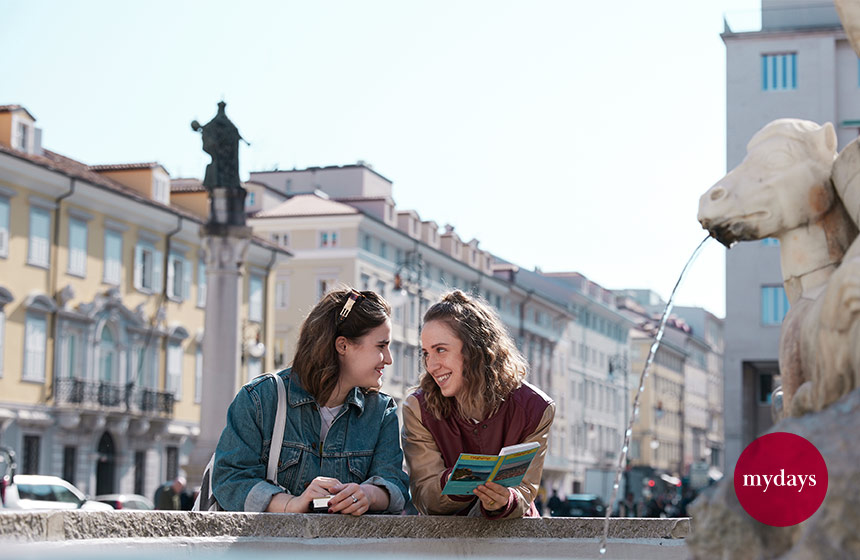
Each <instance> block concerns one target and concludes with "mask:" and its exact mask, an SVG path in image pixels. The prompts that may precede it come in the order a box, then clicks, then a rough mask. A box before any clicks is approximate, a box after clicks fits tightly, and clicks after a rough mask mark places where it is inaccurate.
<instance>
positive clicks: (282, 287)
mask: <svg viewBox="0 0 860 560" xmlns="http://www.w3.org/2000/svg"><path fill="white" fill-rule="evenodd" d="M289 301H290V280H289V278H278V280H277V282H275V307H277V308H278V309H286V308H287V306H288V305H289Z"/></svg>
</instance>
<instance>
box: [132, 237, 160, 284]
mask: <svg viewBox="0 0 860 560" xmlns="http://www.w3.org/2000/svg"><path fill="white" fill-rule="evenodd" d="M134 287H135V288H137V290H139V291H141V292H147V293H156V292H160V291H161V252H160V251H156V250H155V246H154V245H152V243H150V242H148V241H140V242H139V243H138V244H137V246H136V247H135V248H134Z"/></svg>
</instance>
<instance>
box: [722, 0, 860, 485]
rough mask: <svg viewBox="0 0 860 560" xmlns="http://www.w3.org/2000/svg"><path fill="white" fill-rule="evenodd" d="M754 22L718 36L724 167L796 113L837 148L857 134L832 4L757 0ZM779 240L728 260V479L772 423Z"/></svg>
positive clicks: (852, 77) (859, 98) (855, 106)
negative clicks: (722, 65) (826, 129)
mask: <svg viewBox="0 0 860 560" xmlns="http://www.w3.org/2000/svg"><path fill="white" fill-rule="evenodd" d="M761 15H762V18H761V26H760V28H759V29H756V30H753V31H735V30H733V29H732V28H731V26H730V25H729V24H727V26H726V30H725V32H724V33H723V34H722V38H723V41H724V43H725V45H726V84H727V87H726V108H727V114H726V166H727V168H728V169H733V168H734V167H736V166H737V165H738V164H739V163H740V162H741V161H742V160H743V158H744V156H745V154H746V144H747V142H748V141H749V140H750V138H752V136H753V135H754V134H755V133H756V132H757V131H758V130H759V129H760V128H761V127H763V126H764V125H765V124H767V123H768V122H770V121H772V120H774V119H777V118H782V117H796V118H803V119H808V120H812V121H815V122H817V123H822V124H823V123H825V122H831V123H833V125H834V127H835V129H836V134H837V138H838V141H839V149H842V148H843V147H844V146H845V145H846V144H847V143H848V142H850V141H851V140H853V139H854V138H856V137H857V134H858V129H860V95H858V94H860V91H858V89H860V80H858V75H860V74H858V59H857V56H856V55H855V54H854V51H853V50H852V48H851V46H850V44H849V43H848V41H847V39H846V37H845V33H844V31H843V29H842V27H841V24H840V22H839V18H838V16H837V14H836V11H835V9H834V7H833V3H832V2H829V1H824V0H804V1H788V0H763V1H762V10H761ZM779 250H780V249H779V245H778V243H777V242H776V240H773V239H766V240H764V241H760V242H751V243H740V244H739V245H737V246H735V247H734V248H732V249H731V250H729V251H728V253H727V254H726V319H725V321H726V322H725V393H724V400H725V405H726V410H725V439H726V449H725V453H726V457H725V468H726V473H727V474H731V473H732V472H733V471H734V465H735V463H736V462H737V459H738V457H739V456H740V453H741V452H742V451H743V449H744V447H745V446H746V445H748V444H749V443H750V442H751V441H752V440H753V439H754V438H755V437H756V436H757V435H759V434H760V433H762V432H763V431H765V430H767V429H768V428H769V427H770V426H771V425H772V423H773V422H772V420H771V410H770V408H771V407H770V402H771V392H772V390H773V388H774V387H775V386H777V385H778V384H779V365H778V346H779V334H780V326H781V323H782V319H783V317H784V316H785V313H786V311H787V310H788V300H787V299H786V296H785V291H784V289H783V286H782V274H781V270H780V264H779Z"/></svg>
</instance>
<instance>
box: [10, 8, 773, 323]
mask: <svg viewBox="0 0 860 560" xmlns="http://www.w3.org/2000/svg"><path fill="white" fill-rule="evenodd" d="M759 8H760V0H696V1H690V0H652V1H651V2H642V1H641V0H617V1H615V2H602V1H596V0H592V1H591V2H583V1H578V0H576V1H575V0H567V1H551V0H530V1H525V0H522V1H518V2H509V1H505V0H489V1H479V0H459V1H453V0H432V1H425V0H391V1H383V0H343V1H335V0H318V1H313V2H311V1H308V0H303V1H292V0H283V1H272V2H264V1H258V0H245V1H243V2H221V1H208V2H204V1H190V0H170V1H161V0H153V1H147V2H141V1H124V2H116V1H104V2H96V1H60V0H56V1H44V0H24V1H19V0H0V14H2V16H0V104H21V105H24V106H25V107H26V108H27V109H28V110H29V111H30V113H32V114H33V115H34V116H35V117H36V119H37V122H36V125H37V126H39V127H40V128H42V130H43V138H42V141H43V145H44V147H46V148H47V149H50V150H53V151H55V152H58V153H60V154H62V155H65V156H68V157H71V158H73V159H76V160H78V161H82V162H84V163H86V164H89V165H95V164H109V163H132V162H146V161H157V162H159V163H161V164H162V165H164V167H165V168H166V169H167V170H168V172H169V173H170V174H171V176H172V177H174V178H176V177H198V178H202V176H203V172H204V169H205V167H206V164H207V163H208V162H209V156H208V155H207V154H205V153H204V152H203V151H202V150H201V144H200V137H199V134H197V133H195V132H193V131H192V130H191V127H190V122H191V121H192V120H194V119H196V120H199V121H200V122H201V123H205V122H207V121H208V120H209V119H211V118H212V117H213V116H214V115H215V111H216V109H217V107H216V104H217V103H218V102H219V101H221V100H224V101H225V102H226V103H227V115H228V116H229V117H230V119H231V120H232V121H233V122H234V123H235V124H236V125H237V126H238V128H239V130H240V132H241V134H242V136H243V137H244V138H245V139H247V140H248V142H250V146H245V145H244V144H243V145H242V148H241V151H240V166H241V171H240V177H241V179H242V180H247V179H248V178H249V173H250V172H251V171H265V170H272V169H276V168H279V169H292V168H299V169H302V168H306V167H311V166H329V165H345V164H353V163H356V162H358V161H360V160H361V161H364V162H366V163H368V164H371V165H372V166H373V168H374V170H375V171H377V172H378V173H380V174H381V175H383V176H384V177H386V178H388V179H389V180H391V181H392V182H393V197H394V200H395V202H396V204H397V207H398V209H401V210H405V209H414V210H416V211H417V212H418V213H419V214H420V216H421V218H422V219H424V220H434V221H436V222H437V223H439V224H440V225H445V224H451V225H453V226H454V227H455V231H456V232H457V233H458V234H459V235H460V237H461V238H462V239H463V240H464V241H469V240H471V239H472V238H476V239H478V240H479V241H480V248H482V249H485V250H488V251H490V252H492V253H493V254H496V255H498V256H499V257H502V258H503V259H505V260H508V261H511V262H514V263H516V264H518V265H519V266H521V267H524V268H528V269H533V268H535V267H538V268H540V269H541V270H543V271H545V272H557V271H578V272H580V273H582V274H584V275H586V276H587V277H588V278H590V279H591V280H593V281H595V282H597V283H599V284H601V285H602V286H604V287H605V288H609V289H620V288H648V289H652V290H654V291H656V292H657V293H658V294H660V295H661V296H662V297H663V299H666V298H668V297H669V294H670V292H671V290H672V287H673V286H674V284H675V282H676V280H677V277H678V275H679V274H680V272H681V269H682V267H683V265H684V263H685V262H686V261H687V259H688V258H689V256H690V255H691V254H692V252H693V250H694V249H695V248H696V246H697V245H698V244H699V242H700V241H701V240H702V239H703V238H704V237H705V232H704V230H702V229H701V226H700V225H699V224H698V222H697V221H696V213H697V209H698V199H699V197H700V196H701V194H702V193H704V192H705V191H706V190H707V189H708V188H709V187H710V186H711V185H712V184H714V183H715V182H716V181H717V180H719V179H720V178H721V177H722V176H723V175H724V174H725V171H726V169H725V153H726V150H725V137H726V134H725V122H726V118H725V114H726V107H725V103H726V102H725V89H726V88H725V47H724V44H723V42H722V40H721V38H720V33H721V32H722V31H723V18H724V16H725V17H727V18H728V19H729V21H730V22H731V23H732V25H733V27H734V29H735V30H738V29H739V28H738V27H736V25H740V24H741V22H742V23H743V24H747V22H749V21H753V22H754V21H755V17H756V13H757V11H758V10H759ZM750 25H754V23H752V24H750ZM676 304H678V305H689V306H700V307H705V308H706V309H708V310H709V311H711V312H713V313H715V314H716V315H718V316H724V315H725V249H724V248H723V247H722V246H721V245H719V244H718V243H717V242H716V241H714V240H710V241H709V242H708V243H707V244H706V245H705V248H704V250H703V251H702V253H701V254H700V256H699V257H698V259H697V261H696V262H695V263H694V264H693V265H692V267H691V269H690V272H689V273H688V275H687V278H686V280H685V281H684V283H683V285H682V286H681V288H680V289H679V291H678V294H677V296H676Z"/></svg>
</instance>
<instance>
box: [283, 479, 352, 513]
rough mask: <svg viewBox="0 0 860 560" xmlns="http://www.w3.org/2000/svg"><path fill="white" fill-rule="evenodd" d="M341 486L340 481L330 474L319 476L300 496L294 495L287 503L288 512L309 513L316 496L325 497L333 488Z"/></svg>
mask: <svg viewBox="0 0 860 560" xmlns="http://www.w3.org/2000/svg"><path fill="white" fill-rule="evenodd" d="M336 486H340V481H339V480H338V479H336V478H330V477H328V476H318V477H316V478H315V479H313V480H312V481H311V483H310V484H308V487H307V488H305V491H304V492H302V493H301V495H299V496H295V497H293V499H292V500H290V502H289V503H288V504H287V510H286V512H287V513H307V512H308V511H310V506H311V502H312V501H313V499H314V498H324V497H326V496H330V495H332V494H333V493H334V492H332V490H331V489H332V488H334V487H336Z"/></svg>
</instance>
